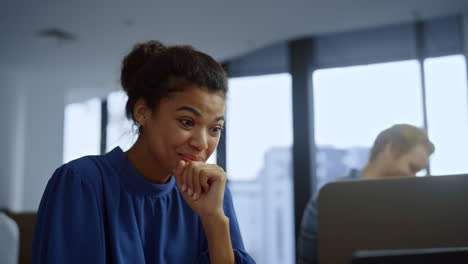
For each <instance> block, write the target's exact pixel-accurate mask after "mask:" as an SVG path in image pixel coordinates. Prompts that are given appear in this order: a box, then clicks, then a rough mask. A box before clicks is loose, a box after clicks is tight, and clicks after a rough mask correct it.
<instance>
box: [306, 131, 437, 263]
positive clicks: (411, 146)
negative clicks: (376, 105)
mask: <svg viewBox="0 0 468 264" xmlns="http://www.w3.org/2000/svg"><path fill="white" fill-rule="evenodd" d="M434 150H435V147H434V144H433V143H432V142H431V141H430V140H429V138H428V136H427V134H426V132H425V131H424V130H422V129H421V128H418V127H415V126H412V125H408V124H397V125H393V126H392V127H390V128H387V129H385V130H384V131H382V132H380V133H379V135H378V136H377V138H376V139H375V141H374V145H373V146H372V149H371V152H370V157H369V162H368V163H367V165H366V166H365V167H364V168H363V169H362V170H357V169H352V170H351V171H350V173H349V175H348V176H347V177H345V178H342V179H378V178H385V177H414V176H416V173H417V172H419V171H420V170H423V169H424V168H426V167H427V164H428V162H429V156H430V155H432V153H434ZM317 215H318V211H317V204H316V201H315V198H311V199H310V200H309V202H308V203H307V206H306V208H305V210H304V214H303V216H302V222H301V232H300V235H299V240H298V247H297V264H312V263H313V264H316V263H318V241H317V230H318V228H319V227H318V222H317Z"/></svg>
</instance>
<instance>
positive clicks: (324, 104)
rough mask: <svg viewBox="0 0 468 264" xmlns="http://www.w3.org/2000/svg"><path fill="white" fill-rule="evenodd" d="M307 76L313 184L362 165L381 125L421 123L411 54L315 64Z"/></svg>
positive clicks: (415, 67)
mask: <svg viewBox="0 0 468 264" xmlns="http://www.w3.org/2000/svg"><path fill="white" fill-rule="evenodd" d="M313 82H314V104H315V105H314V107H315V133H316V134H315V141H316V145H317V178H318V188H320V187H322V186H323V185H324V184H325V183H327V182H329V181H332V180H336V179H340V178H343V177H346V176H347V174H348V172H349V170H350V168H357V169H362V168H363V166H364V165H365V164H366V163H367V160H368V156H369V150H370V148H371V147H372V144H373V143H374V140H375V138H376V137H377V135H378V134H379V133H380V132H381V131H382V130H384V129H386V128H388V127H390V126H392V125H394V124H397V123H407V124H412V125H415V126H419V127H422V126H423V112H422V96H421V80H420V70H419V63H418V62H417V61H415V60H410V61H399V62H392V63H379V64H371V65H365V66H353V67H344V68H333V69H323V70H317V71H315V72H314V74H313Z"/></svg>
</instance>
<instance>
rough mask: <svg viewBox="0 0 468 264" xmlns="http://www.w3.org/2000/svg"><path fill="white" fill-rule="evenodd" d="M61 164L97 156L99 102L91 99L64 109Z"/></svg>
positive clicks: (99, 125)
mask: <svg viewBox="0 0 468 264" xmlns="http://www.w3.org/2000/svg"><path fill="white" fill-rule="evenodd" d="M64 122H65V124H64V144H63V162H69V161H71V160H74V159H77V158H80V157H82V156H86V155H98V154H99V151H100V142H101V101H100V100H99V99H98V98H93V99H90V100H88V101H85V102H81V103H74V104H69V105H67V106H66V107H65V121H64Z"/></svg>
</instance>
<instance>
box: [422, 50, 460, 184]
mask: <svg viewBox="0 0 468 264" xmlns="http://www.w3.org/2000/svg"><path fill="white" fill-rule="evenodd" d="M424 70H425V78H426V96H427V108H428V109H427V115H428V130H429V136H430V137H431V140H432V141H433V142H434V144H435V147H436V150H435V152H434V155H433V156H432V158H431V173H432V174H434V175H441V174H458V173H467V172H468V163H467V162H466V161H467V157H468V107H467V102H468V96H467V83H466V82H467V76H466V61H465V57H464V56H463V55H456V56H448V57H440V58H430V59H426V60H425V62H424Z"/></svg>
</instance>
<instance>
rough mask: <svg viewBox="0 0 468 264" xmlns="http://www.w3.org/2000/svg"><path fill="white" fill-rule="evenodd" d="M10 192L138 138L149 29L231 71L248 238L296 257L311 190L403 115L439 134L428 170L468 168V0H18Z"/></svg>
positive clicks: (11, 49) (10, 80) (1, 157)
mask: <svg viewBox="0 0 468 264" xmlns="http://www.w3.org/2000/svg"><path fill="white" fill-rule="evenodd" d="M0 28H1V32H2V36H1V41H0V123H1V129H0V143H1V148H0V208H4V209H7V210H9V211H11V212H16V213H22V212H35V211H36V210H37V207H38V204H39V201H40V198H41V196H42V193H43V191H44V188H45V185H46V184H47V181H48V179H49V178H50V176H51V174H52V173H53V171H54V169H55V168H57V167H58V166H60V165H61V164H62V163H64V162H68V161H70V160H73V159H75V158H78V157H81V156H83V155H95V154H101V153H105V152H107V151H109V150H111V149H112V148H114V147H115V146H121V147H122V148H123V149H124V150H126V149H128V148H129V147H130V146H131V144H132V143H133V142H134V140H135V139H136V136H137V135H136V133H135V130H134V129H133V128H132V125H131V123H130V122H129V121H128V120H126V118H125V114H124V106H125V102H126V96H125V94H124V93H123V92H122V91H120V86H119V70H120V63H121V61H122V59H123V56H124V55H125V54H126V53H127V52H128V51H129V50H130V49H131V47H132V46H133V45H134V44H135V43H136V42H142V41H146V40H149V39H158V40H161V41H163V42H164V43H166V44H191V45H193V46H195V47H196V48H198V49H200V50H202V51H204V52H207V53H209V54H211V55H213V56H214V57H215V58H216V59H217V60H219V61H220V62H222V63H223V65H224V66H225V67H226V69H227V71H228V73H229V77H230V78H229V85H230V93H229V95H228V100H227V113H226V114H227V122H226V130H225V131H224V135H223V138H222V140H221V143H220V146H219V147H218V149H217V151H216V153H215V154H214V155H213V156H212V157H211V158H210V162H213V163H218V164H220V165H221V166H223V167H224V168H225V169H226V170H227V173H228V177H229V180H230V182H229V184H230V188H231V190H232V193H233V196H234V202H235V207H236V211H237V216H238V220H239V223H240V228H241V231H242V233H243V238H244V243H245V246H246V248H247V250H248V251H249V252H250V253H251V255H252V256H253V257H254V258H255V259H256V260H257V262H258V263H269V264H276V263H278V264H279V263H282V264H289V263H294V258H295V239H296V235H297V230H298V227H299V226H298V223H299V222H300V217H301V216H302V211H303V209H304V206H305V203H306V201H307V200H308V198H309V197H311V196H313V195H316V194H317V192H318V191H319V190H320V188H321V187H322V186H323V185H324V184H326V183H327V182H329V181H332V180H336V179H339V178H341V177H344V176H346V174H347V173H348V171H349V169H350V168H361V167H362V166H363V165H364V164H365V163H366V162H367V158H368V152H369V149H370V147H371V145H372V143H373V140H374V138H375V137H376V135H377V134H378V133H379V132H380V131H381V130H383V129H385V128H387V127H389V126H391V125H393V124H395V123H409V124H413V125H416V126H420V127H423V128H425V129H427V131H428V133H429V137H430V138H431V140H432V141H433V142H434V143H435V145H436V152H435V154H434V155H433V156H432V158H431V162H430V166H429V168H428V169H427V170H426V171H425V172H424V173H421V174H420V176H424V175H426V174H431V175H447V174H460V173H468V163H467V162H466V157H467V156H468V93H467V91H468V90H467V80H468V78H467V66H466V54H468V1H466V0H394V1H372V0H359V1H346V0H327V1H324V0H309V1H266V0H257V1H246V0H238V1H231V2H228V1H214V0H203V1H172V2H169V1H120V0H119V1H98V2H96V1H88V0H87V1H78V2H63V1H61V2H60V1H50V0H48V1H5V2H2V4H1V8H0Z"/></svg>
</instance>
